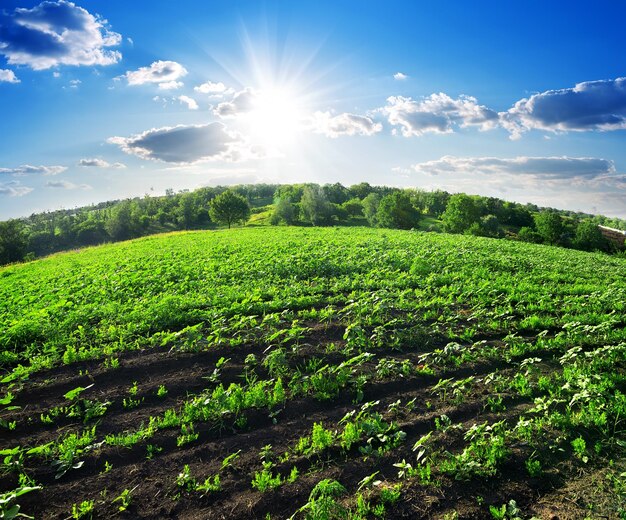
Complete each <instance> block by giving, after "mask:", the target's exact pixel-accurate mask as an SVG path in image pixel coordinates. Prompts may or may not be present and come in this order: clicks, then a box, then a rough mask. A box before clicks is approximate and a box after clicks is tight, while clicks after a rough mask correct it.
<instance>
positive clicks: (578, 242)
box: [574, 220, 608, 251]
mask: <svg viewBox="0 0 626 520" xmlns="http://www.w3.org/2000/svg"><path fill="white" fill-rule="evenodd" d="M607 245H608V244H607V240H606V238H604V236H603V235H602V233H601V232H600V228H599V227H598V225H597V224H596V223H595V222H592V221H591V220H583V221H582V222H580V223H579V224H578V226H577V227H576V238H575V239H574V247H576V249H583V250H585V251H597V250H600V251H603V250H605V249H607Z"/></svg>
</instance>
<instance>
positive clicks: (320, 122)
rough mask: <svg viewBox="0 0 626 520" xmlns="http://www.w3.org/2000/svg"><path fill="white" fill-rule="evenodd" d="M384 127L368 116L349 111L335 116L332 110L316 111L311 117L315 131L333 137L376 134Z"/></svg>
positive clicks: (312, 127)
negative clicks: (349, 112)
mask: <svg viewBox="0 0 626 520" xmlns="http://www.w3.org/2000/svg"><path fill="white" fill-rule="evenodd" d="M382 128H383V125H381V124H380V123H376V122H374V121H373V120H372V119H370V118H369V117H367V116H359V115H355V114H348V113H343V114H339V115H336V116H334V115H332V114H331V113H330V112H315V113H314V114H313V117H312V119H311V129H312V130H313V131H314V132H315V133H318V134H324V135H326V136H327V137H332V138H335V137H339V136H341V135H374V134H376V133H378V132H380V131H381V130H382Z"/></svg>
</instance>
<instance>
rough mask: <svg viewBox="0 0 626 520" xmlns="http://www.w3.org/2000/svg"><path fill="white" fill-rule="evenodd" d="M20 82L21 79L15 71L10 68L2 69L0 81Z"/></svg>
mask: <svg viewBox="0 0 626 520" xmlns="http://www.w3.org/2000/svg"><path fill="white" fill-rule="evenodd" d="M1 82H5V83H19V82H20V80H19V79H18V78H17V76H16V75H15V72H13V71H12V70H9V69H0V83H1Z"/></svg>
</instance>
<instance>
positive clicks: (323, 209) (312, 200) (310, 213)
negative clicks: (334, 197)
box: [300, 185, 332, 226]
mask: <svg viewBox="0 0 626 520" xmlns="http://www.w3.org/2000/svg"><path fill="white" fill-rule="evenodd" d="M300 210H301V211H302V215H303V216H304V220H308V221H309V222H310V223H311V224H313V225H314V226H317V225H319V224H325V223H328V222H329V221H330V218H331V215H332V207H331V205H330V202H328V199H327V198H326V195H325V194H324V191H323V190H322V189H321V188H320V187H319V186H317V185H312V186H306V187H305V188H304V192H303V193H302V200H300Z"/></svg>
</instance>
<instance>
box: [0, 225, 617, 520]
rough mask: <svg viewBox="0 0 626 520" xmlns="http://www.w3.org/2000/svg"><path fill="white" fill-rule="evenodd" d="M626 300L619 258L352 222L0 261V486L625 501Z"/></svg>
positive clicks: (84, 512) (324, 513)
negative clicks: (13, 262) (340, 225)
mask: <svg viewBox="0 0 626 520" xmlns="http://www.w3.org/2000/svg"><path fill="white" fill-rule="evenodd" d="M625 306H626V260H624V259H623V258H616V257H610V256H607V255H603V254H592V253H584V252H579V251H572V250H566V249H562V248H554V247H549V246H542V245H532V244H524V243H518V242H514V241H505V240H494V239H486V238H479V237H472V236H463V235H445V234H435V233H422V232H416V231H394V230H380V229H370V228H356V227H354V228H294V227H278V228H247V229H246V228H243V229H233V230H230V231H217V232H207V231H203V232H185V233H175V234H169V235H160V236H152V237H147V238H143V239H137V240H134V241H130V242H123V243H118V244H114V245H107V246H100V247H94V248H89V249H85V250H82V251H74V252H69V253H63V254H58V255H55V256H51V257H48V258H44V259H42V260H38V261H34V262H30V263H26V264H21V265H14V266H9V267H5V268H0V363H1V366H2V373H0V378H3V379H2V381H1V387H0V399H2V398H4V399H2V401H1V402H2V403H3V404H2V405H0V421H1V427H0V435H2V439H3V440H2V447H3V448H4V449H3V450H2V459H1V460H2V462H3V464H2V467H1V471H0V489H2V490H4V491H5V494H4V495H3V497H2V498H3V500H4V502H2V501H0V507H3V508H4V512H5V513H6V511H9V510H10V508H11V507H14V505H15V504H19V505H20V506H21V512H23V513H26V514H29V515H34V516H35V517H36V518H72V517H73V518H90V517H93V518H111V517H114V516H116V515H119V516H120V517H121V518H123V517H127V518H167V517H172V518H289V517H290V516H292V515H293V518H297V519H301V518H314V519H325V518H352V519H357V518H399V517H406V518H448V519H453V518H508V519H513V518H518V517H519V518H524V519H526V518H531V517H533V516H535V517H537V518H585V517H589V518H600V517H602V518H607V517H608V518H620V517H622V518H626V473H625V472H626V461H625V460H624V449H625V447H626V423H625V422H624V420H625V417H626V395H625V394H624V392H626V390H625V389H626V372H625V367H626V328H625V325H626V319H625V317H624V308H625ZM31 487H34V488H35V489H32V490H29V488H31ZM10 490H16V491H15V495H20V493H21V492H23V494H21V495H20V496H12V495H11V493H10ZM512 501H514V502H512ZM0 511H3V510H0ZM6 514H7V515H8V513H6ZM7 517H8V516H7Z"/></svg>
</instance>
